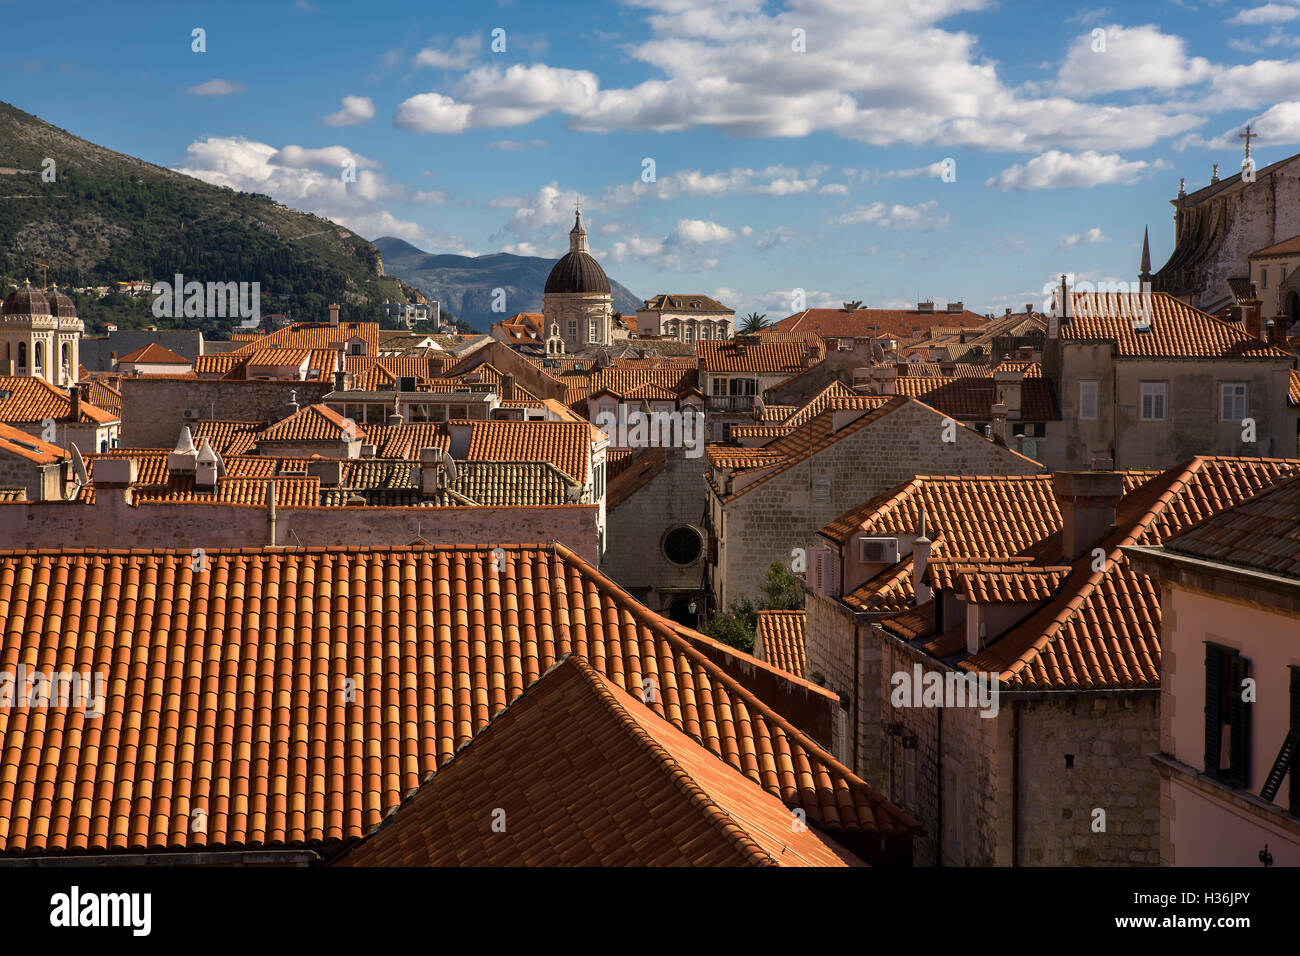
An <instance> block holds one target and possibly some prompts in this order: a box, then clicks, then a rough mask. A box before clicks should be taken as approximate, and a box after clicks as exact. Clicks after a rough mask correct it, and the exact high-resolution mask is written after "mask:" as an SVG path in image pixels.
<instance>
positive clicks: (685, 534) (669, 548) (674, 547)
mask: <svg viewBox="0 0 1300 956" xmlns="http://www.w3.org/2000/svg"><path fill="white" fill-rule="evenodd" d="M662 548H663V552H664V557H665V558H667V559H668V560H669V561H671V562H672V563H673V564H677V565H681V566H683V567H684V566H686V565H688V564H694V563H695V562H696V561H698V560H700V555H701V554H703V553H704V538H703V537H701V536H700V533H699V532H698V531H696V530H695V529H694V528H692V527H691V526H690V525H682V526H681V527H680V528H673V530H671V531H669V532H668V533H667V534H666V535H664V540H663V544H662Z"/></svg>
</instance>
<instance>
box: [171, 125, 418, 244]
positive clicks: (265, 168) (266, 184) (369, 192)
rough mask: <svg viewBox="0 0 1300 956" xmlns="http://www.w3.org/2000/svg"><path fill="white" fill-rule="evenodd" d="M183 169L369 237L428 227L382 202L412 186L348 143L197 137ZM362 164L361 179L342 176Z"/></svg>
mask: <svg viewBox="0 0 1300 956" xmlns="http://www.w3.org/2000/svg"><path fill="white" fill-rule="evenodd" d="M186 152H187V154H188V156H187V160H186V163H185V165H184V166H182V167H180V168H179V169H177V172H180V173H184V174H186V175H188V176H194V177H195V178H197V179H201V180H203V181H204V182H209V183H214V184H216V185H218V186H229V187H230V188H231V189H238V190H242V191H244V192H257V193H264V194H266V195H268V196H270V197H272V198H273V199H275V200H277V201H278V202H282V203H284V204H285V205H287V206H291V207H292V208H295V209H301V210H304V211H306V212H311V213H315V214H316V215H319V216H324V217H325V218H327V219H332V220H334V221H335V222H337V223H339V224H341V225H343V226H346V227H347V228H349V229H352V230H354V231H355V232H358V233H360V234H361V235H363V236H366V237H367V238H373V237H375V236H379V235H384V234H388V235H395V236H400V237H401V238H403V239H422V238H424V237H425V236H426V234H427V230H426V229H425V228H424V227H422V226H420V225H419V224H418V223H415V222H411V221H410V220H403V219H398V218H397V217H396V216H394V215H393V214H392V213H391V212H389V211H388V210H386V209H383V208H381V207H380V203H382V202H384V201H386V200H404V199H406V200H409V199H410V197H408V196H407V194H406V190H405V189H404V188H403V187H401V186H400V185H396V184H393V183H390V182H389V181H388V180H387V179H385V178H384V176H383V174H382V173H380V172H378V171H377V167H378V166H379V163H377V162H376V161H374V160H372V159H369V158H367V157H365V156H361V155H359V154H356V153H353V152H352V151H351V150H349V149H347V148H346V147H343V146H326V147H323V148H319V149H305V148H303V147H301V146H292V145H291V146H285V147H283V148H281V149H277V148H276V147H274V146H271V145H269V144H267V143H259V142H255V141H253V140H248V139H244V138H243V137H239V136H233V137H217V136H211V137H208V138H207V139H202V140H197V141H195V142H193V143H191V144H190V145H189V147H188V149H187V150H186ZM349 159H350V160H353V161H354V162H355V163H356V181H355V182H346V181H344V178H343V175H342V169H341V167H342V164H343V162H344V161H345V160H349Z"/></svg>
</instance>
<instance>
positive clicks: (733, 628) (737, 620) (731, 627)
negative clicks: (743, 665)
mask: <svg viewBox="0 0 1300 956" xmlns="http://www.w3.org/2000/svg"><path fill="white" fill-rule="evenodd" d="M700 631H701V633H703V634H705V635H707V636H708V637H711V638H713V639H714V640H715V641H721V642H722V643H723V644H730V645H731V646H732V647H734V648H736V649H737V650H742V651H744V652H745V653H746V654H752V653H754V636H755V634H756V633H757V632H758V611H756V610H755V609H754V605H753V604H752V603H751V602H750V601H749V600H747V599H746V600H743V601H733V602H731V607H729V608H728V609H727V610H725V611H714V612H713V616H712V617H711V618H709V620H708V623H706V624H705V625H704V626H703V627H702V628H700Z"/></svg>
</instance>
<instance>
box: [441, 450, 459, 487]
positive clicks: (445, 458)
mask: <svg viewBox="0 0 1300 956" xmlns="http://www.w3.org/2000/svg"><path fill="white" fill-rule="evenodd" d="M442 467H443V469H444V470H445V471H446V472H447V484H448V485H454V484H455V483H456V478H457V476H458V475H459V471H458V469H457V468H456V459H454V458H452V457H451V452H447V451H444V452H443V453H442Z"/></svg>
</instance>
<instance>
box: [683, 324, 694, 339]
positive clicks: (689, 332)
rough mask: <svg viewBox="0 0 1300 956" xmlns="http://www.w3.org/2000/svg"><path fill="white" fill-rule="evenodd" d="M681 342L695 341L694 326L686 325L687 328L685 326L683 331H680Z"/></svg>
mask: <svg viewBox="0 0 1300 956" xmlns="http://www.w3.org/2000/svg"><path fill="white" fill-rule="evenodd" d="M682 341H683V342H694V341H695V327H694V326H692V325H687V326H685V327H684V328H683V330H682Z"/></svg>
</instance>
